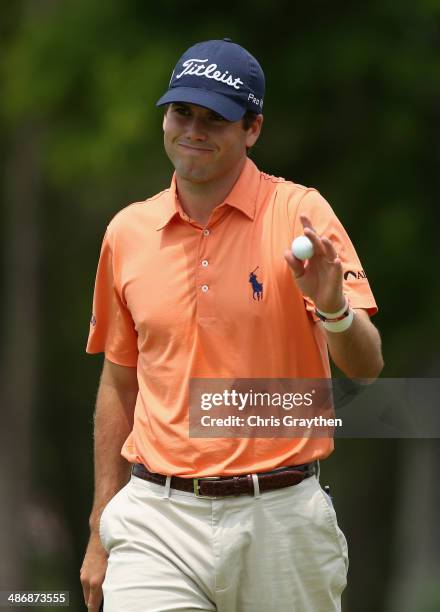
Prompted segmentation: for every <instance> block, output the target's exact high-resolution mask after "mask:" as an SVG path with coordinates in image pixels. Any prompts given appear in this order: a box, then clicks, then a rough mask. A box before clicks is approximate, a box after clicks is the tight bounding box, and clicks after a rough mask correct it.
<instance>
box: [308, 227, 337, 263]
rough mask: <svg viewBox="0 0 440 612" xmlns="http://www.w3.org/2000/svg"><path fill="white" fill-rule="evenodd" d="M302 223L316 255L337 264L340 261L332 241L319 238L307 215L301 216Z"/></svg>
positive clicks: (322, 237)
mask: <svg viewBox="0 0 440 612" xmlns="http://www.w3.org/2000/svg"><path fill="white" fill-rule="evenodd" d="M300 220H301V223H302V224H303V228H304V235H305V236H307V238H308V239H309V240H310V241H311V242H312V244H313V251H314V254H315V255H322V256H324V257H325V258H326V259H327V260H328V261H329V262H331V263H336V261H335V260H336V259H338V260H339V257H338V253H337V252H336V249H335V247H334V245H333V243H332V241H331V240H330V239H329V238H327V237H326V236H319V234H318V233H317V231H316V229H315V228H314V227H313V225H312V222H311V221H310V219H309V218H308V217H307V216H306V215H300Z"/></svg>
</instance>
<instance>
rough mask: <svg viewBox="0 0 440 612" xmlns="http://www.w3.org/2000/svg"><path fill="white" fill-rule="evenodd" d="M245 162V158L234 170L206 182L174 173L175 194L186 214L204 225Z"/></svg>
mask: <svg viewBox="0 0 440 612" xmlns="http://www.w3.org/2000/svg"><path fill="white" fill-rule="evenodd" d="M245 163H246V158H245V159H244V160H243V163H242V164H239V165H237V168H236V170H235V171H234V172H231V173H228V174H227V175H225V176H222V177H220V178H218V179H216V180H215V181H209V182H206V183H193V182H191V181H189V180H187V179H183V178H182V177H179V176H178V175H176V187H177V194H178V197H179V201H180V204H181V206H182V208H183V210H184V211H185V212H186V214H187V215H188V216H189V217H190V218H191V219H193V220H194V221H196V222H197V223H199V224H200V225H201V226H205V225H206V224H207V222H208V220H209V217H210V216H211V213H212V211H213V210H214V208H215V207H216V206H218V205H219V204H221V203H222V202H223V201H224V199H225V198H226V196H227V195H228V193H229V192H230V191H231V189H232V187H233V186H234V185H235V183H236V181H237V179H238V177H239V176H240V174H241V172H242V170H243V168H244V165H245Z"/></svg>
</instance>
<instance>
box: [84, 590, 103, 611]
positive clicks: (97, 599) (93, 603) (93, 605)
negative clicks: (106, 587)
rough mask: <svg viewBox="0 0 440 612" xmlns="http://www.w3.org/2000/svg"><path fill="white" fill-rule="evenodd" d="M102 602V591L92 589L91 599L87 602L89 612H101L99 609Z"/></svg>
mask: <svg viewBox="0 0 440 612" xmlns="http://www.w3.org/2000/svg"><path fill="white" fill-rule="evenodd" d="M101 602H102V589H100V588H99V589H98V588H97V589H93V588H92V589H90V593H89V599H88V601H87V610H88V612H99V607H100V605H101Z"/></svg>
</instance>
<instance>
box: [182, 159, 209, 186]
mask: <svg viewBox="0 0 440 612" xmlns="http://www.w3.org/2000/svg"><path fill="white" fill-rule="evenodd" d="M174 168H175V170H176V174H177V176H178V177H179V178H181V179H182V180H185V181H190V182H191V183H206V182H207V181H209V180H210V179H212V178H213V176H212V173H210V172H209V170H208V169H207V168H196V167H194V166H192V167H188V165H187V164H179V163H177V164H176V165H175V166H174Z"/></svg>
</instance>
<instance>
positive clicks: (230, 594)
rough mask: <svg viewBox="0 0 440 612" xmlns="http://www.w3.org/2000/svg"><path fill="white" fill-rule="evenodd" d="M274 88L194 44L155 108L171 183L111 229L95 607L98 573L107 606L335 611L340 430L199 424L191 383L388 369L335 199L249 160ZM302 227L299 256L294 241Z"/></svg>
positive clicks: (91, 558)
mask: <svg viewBox="0 0 440 612" xmlns="http://www.w3.org/2000/svg"><path fill="white" fill-rule="evenodd" d="M263 99H264V75H263V72H262V69H261V67H260V65H259V64H258V62H257V61H256V59H255V58H254V57H253V56H251V55H250V54H249V53H248V52H247V51H246V50H245V49H243V48H242V47H240V46H239V45H236V44H235V43H233V42H231V41H230V40H229V39H224V40H222V41H208V42H204V43H199V44H197V45H195V46H193V47H191V48H190V49H189V50H188V51H187V52H186V53H185V54H184V55H183V56H182V57H181V59H180V60H179V62H178V63H177V65H176V68H175V69H174V72H173V75H172V77H171V81H170V86H169V89H168V91H167V92H166V93H165V95H164V96H163V97H162V98H161V99H160V100H159V102H158V106H165V113H164V118H163V130H164V144H165V150H166V152H167V155H168V157H169V158H170V160H171V162H172V163H173V166H174V168H175V174H174V176H173V180H172V183H171V187H170V188H169V189H166V190H165V191H163V192H161V193H159V194H158V195H156V196H154V197H153V198H150V199H149V200H147V201H146V202H139V203H135V204H133V205H131V206H129V207H127V208H125V209H123V210H122V211H121V212H120V213H118V214H117V215H116V217H115V218H114V219H113V220H112V221H111V223H110V224H109V226H108V228H107V232H106V235H105V238H104V243H103V246H102V250H101V256H100V262H99V266H98V273H97V278H96V285H95V295H94V307H93V317H92V321H91V328H90V336H89V342H88V347H87V351H88V352H90V353H96V352H102V351H103V352H105V361H104V367H103V372H102V377H101V381H100V385H99V391H98V397H97V404H96V413H95V498H94V504H93V509H92V513H91V517H90V530H91V535H90V541H89V544H88V548H87V551H86V555H85V558H84V562H83V566H82V568H81V582H82V586H83V592H84V598H85V602H86V604H87V605H88V608H89V610H92V611H93V612H95V611H97V610H98V608H99V606H100V604H101V599H102V588H101V587H103V592H104V609H105V612H135V611H136V612H138V611H140V610H148V611H149V612H165V611H169V612H171V611H174V610H176V611H177V610H180V611H183V610H186V611H187V612H189V611H193V610H205V611H208V610H209V611H214V610H218V611H219V612H251V611H252V612H260V611H261V612H262V611H265V612H266V611H268V610H271V611H273V612H286V611H287V610H292V611H294V610H295V611H297V612H309V611H310V612H330V611H331V610H340V596H341V592H342V591H343V589H344V587H345V584H346V572H347V564H348V558H347V546H346V541H345V538H344V536H343V534H342V532H341V531H340V529H339V527H338V525H337V522H336V517H335V513H334V510H333V508H332V506H331V501H330V499H329V498H328V497H326V496H325V495H324V494H323V492H322V490H321V488H320V486H319V483H318V479H317V473H316V472H317V470H316V465H317V461H318V460H319V459H324V458H325V457H327V456H328V455H329V454H330V453H331V452H332V450H333V442H332V439H331V437H314V436H303V437H297V438H276V437H271V438H257V437H253V438H252V437H250V438H249V437H248V438H239V437H236V438H233V437H226V436H225V437H224V438H218V437H217V438H209V437H205V438H201V437H191V436H190V435H189V431H188V418H189V417H188V410H189V387H190V384H191V381H193V380H195V379H207V378H215V379H225V381H230V380H231V379H252V380H256V379H276V378H284V379H310V378H312V379H313V378H316V379H318V378H329V377H330V368H329V359H328V352H329V353H330V355H331V357H332V359H333V361H334V362H335V364H336V365H337V366H338V367H339V368H340V369H341V370H343V372H344V373H345V374H346V375H347V376H350V377H352V378H355V377H356V378H375V377H377V375H378V374H379V373H380V371H381V369H382V366H383V363H382V356H381V349H380V338H379V334H378V332H377V330H376V328H375V327H374V326H373V325H372V323H371V322H370V318H369V314H373V313H374V312H375V311H376V304H375V302H374V298H373V296H372V294H371V291H370V289H369V285H368V282H367V280H366V278H365V274H363V273H362V274H358V272H359V271H361V265H360V262H359V260H358V257H357V255H356V253H355V251H354V248H353V246H352V244H351V242H350V240H349V238H348V236H347V234H346V232H345V230H344V229H343V227H342V225H341V224H340V222H339V221H338V219H337V218H336V216H335V215H334V213H333V211H332V209H331V208H330V206H329V205H328V203H327V202H326V201H325V200H324V198H322V197H321V196H320V195H319V193H318V192H317V191H316V190H315V189H308V188H305V187H302V186H300V185H296V184H294V183H291V182H288V181H285V180H284V179H277V178H274V177H272V176H269V175H267V174H264V173H262V172H260V171H259V170H258V169H257V168H256V166H255V165H254V164H253V163H252V161H250V159H249V158H248V156H247V152H248V149H250V148H251V147H252V146H253V145H254V144H255V143H256V141H257V139H258V137H259V135H260V131H261V127H262V123H263V115H262V109H263ZM303 233H304V234H305V235H306V236H307V237H308V238H309V239H310V240H311V242H312V243H313V247H314V255H313V256H312V257H311V258H310V259H309V260H308V261H307V262H303V261H300V260H299V259H296V258H295V257H293V255H292V253H291V251H290V250H289V247H290V244H291V241H292V238H294V237H296V236H298V235H301V234H303ZM349 271H352V272H354V273H353V274H348V272H349ZM121 448H122V456H121ZM131 469H132V470H133V473H132V475H131V478H130V470H131ZM127 481H128V482H127ZM103 510H104V511H103ZM104 577H105V580H104Z"/></svg>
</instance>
